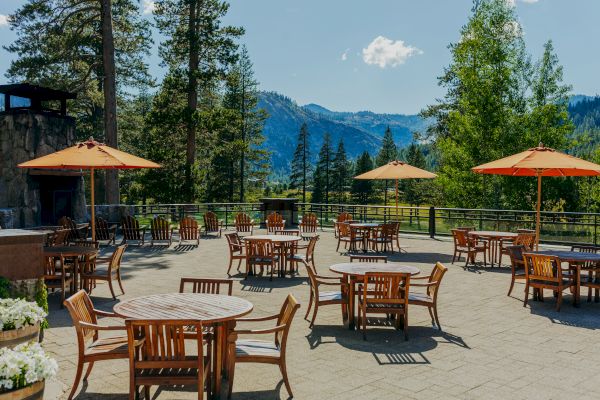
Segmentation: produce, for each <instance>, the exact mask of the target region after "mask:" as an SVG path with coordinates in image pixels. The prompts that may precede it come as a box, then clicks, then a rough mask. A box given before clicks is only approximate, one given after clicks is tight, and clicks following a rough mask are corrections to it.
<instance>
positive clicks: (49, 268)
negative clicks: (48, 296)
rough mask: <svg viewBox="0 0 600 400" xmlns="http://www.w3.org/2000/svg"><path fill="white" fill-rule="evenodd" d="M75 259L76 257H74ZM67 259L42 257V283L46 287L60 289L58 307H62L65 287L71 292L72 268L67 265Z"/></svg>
mask: <svg viewBox="0 0 600 400" xmlns="http://www.w3.org/2000/svg"><path fill="white" fill-rule="evenodd" d="M75 261H77V259H75ZM67 264H68V263H67V261H66V260H65V258H64V257H63V256H62V255H61V256H60V257H45V258H44V283H45V284H46V287H47V288H48V289H52V291H54V289H60V296H61V298H60V308H62V307H63V302H64V301H65V297H66V292H67V288H68V289H69V291H70V293H71V294H72V293H73V289H74V287H73V283H74V282H73V268H72V266H68V265H67Z"/></svg>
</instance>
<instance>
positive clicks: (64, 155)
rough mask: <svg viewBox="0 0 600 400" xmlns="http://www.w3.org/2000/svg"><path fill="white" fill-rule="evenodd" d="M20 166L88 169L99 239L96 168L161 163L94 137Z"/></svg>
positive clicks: (154, 166) (154, 165) (148, 166)
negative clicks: (129, 152) (111, 145)
mask: <svg viewBox="0 0 600 400" xmlns="http://www.w3.org/2000/svg"><path fill="white" fill-rule="evenodd" d="M19 168H40V169H89V170H90V192H91V196H90V197H91V209H92V240H96V218H95V210H94V171H95V170H96V169H131V168H160V165H159V164H157V163H155V162H152V161H148V160H145V159H143V158H140V157H136V156H134V155H131V154H128V153H125V152H123V151H120V150H117V149H114V148H112V147H109V146H107V145H105V144H103V143H98V142H96V141H94V139H93V138H90V139H89V140H87V141H85V142H81V143H78V144H76V145H75V146H72V147H69V148H66V149H64V150H60V151H57V152H56V153H52V154H48V155H47V156H43V157H39V158H36V159H34V160H30V161H27V162H24V163H21V164H19Z"/></svg>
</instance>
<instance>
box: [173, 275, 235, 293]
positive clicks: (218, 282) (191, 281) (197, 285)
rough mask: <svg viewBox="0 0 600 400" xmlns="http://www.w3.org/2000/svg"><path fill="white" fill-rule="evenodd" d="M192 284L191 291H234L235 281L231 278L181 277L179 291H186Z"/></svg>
mask: <svg viewBox="0 0 600 400" xmlns="http://www.w3.org/2000/svg"><path fill="white" fill-rule="evenodd" d="M190 286H191V292H190V291H189V290H188V292H190V293H210V294H221V293H225V292H226V293H227V295H228V296H231V294H232V293H233V281H232V280H231V279H212V278H211V279H208V278H181V281H180V282H179V293H185V292H186V288H189V287H190Z"/></svg>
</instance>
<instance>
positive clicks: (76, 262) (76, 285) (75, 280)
mask: <svg viewBox="0 0 600 400" xmlns="http://www.w3.org/2000/svg"><path fill="white" fill-rule="evenodd" d="M78 278H79V257H75V258H74V259H73V288H74V289H75V291H78V290H79V289H80V287H79V279H78Z"/></svg>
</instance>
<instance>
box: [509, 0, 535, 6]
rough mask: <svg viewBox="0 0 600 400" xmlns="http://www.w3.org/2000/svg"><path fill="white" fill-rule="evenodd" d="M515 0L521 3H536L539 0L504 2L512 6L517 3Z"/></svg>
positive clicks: (510, 0)
mask: <svg viewBox="0 0 600 400" xmlns="http://www.w3.org/2000/svg"><path fill="white" fill-rule="evenodd" d="M517 1H519V2H521V3H529V4H533V3H537V2H538V1H539V0H506V2H507V3H508V4H509V5H510V6H511V7H514V6H516V5H517Z"/></svg>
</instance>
